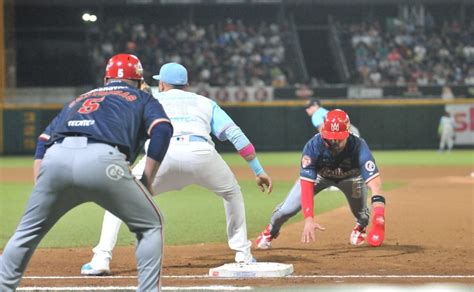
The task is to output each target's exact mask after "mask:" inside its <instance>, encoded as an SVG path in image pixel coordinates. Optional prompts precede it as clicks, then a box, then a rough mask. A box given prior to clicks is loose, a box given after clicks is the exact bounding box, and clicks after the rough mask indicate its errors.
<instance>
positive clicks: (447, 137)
mask: <svg viewBox="0 0 474 292" xmlns="http://www.w3.org/2000/svg"><path fill="white" fill-rule="evenodd" d="M455 126H456V123H455V121H454V119H453V118H452V117H451V114H450V113H449V112H444V114H443V116H442V117H441V119H440V120H439V125H438V135H439V137H440V141H439V151H440V152H441V151H444V150H445V149H446V150H448V151H451V150H453V146H454V135H455V131H454V128H455Z"/></svg>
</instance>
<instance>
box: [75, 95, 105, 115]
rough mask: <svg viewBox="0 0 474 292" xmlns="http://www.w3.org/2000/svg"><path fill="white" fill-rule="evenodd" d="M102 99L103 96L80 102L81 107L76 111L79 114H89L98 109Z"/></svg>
mask: <svg viewBox="0 0 474 292" xmlns="http://www.w3.org/2000/svg"><path fill="white" fill-rule="evenodd" d="M103 100H104V97H100V98H90V99H88V100H86V101H84V103H83V104H82V106H81V108H80V109H79V110H78V111H77V112H78V113H80V114H90V113H91V112H95V111H96V110H98V109H99V107H100V103H101V102H102V101H103Z"/></svg>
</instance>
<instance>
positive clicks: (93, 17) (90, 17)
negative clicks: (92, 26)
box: [82, 13, 97, 22]
mask: <svg viewBox="0 0 474 292" xmlns="http://www.w3.org/2000/svg"><path fill="white" fill-rule="evenodd" d="M82 20H83V21H84V22H96V21H97V16H96V15H95V14H89V13H84V14H82Z"/></svg>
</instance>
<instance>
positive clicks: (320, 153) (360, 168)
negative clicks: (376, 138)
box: [300, 134, 379, 182]
mask: <svg viewBox="0 0 474 292" xmlns="http://www.w3.org/2000/svg"><path fill="white" fill-rule="evenodd" d="M318 175H320V176H322V177H324V178H326V179H330V180H334V181H340V180H343V179H346V178H352V177H357V176H359V175H361V176H362V178H363V179H364V181H365V182H368V181H370V180H371V179H373V178H374V177H377V176H378V175H379V170H378V168H377V165H376V164H375V160H374V157H373V156H372V153H371V152H370V149H369V146H367V143H366V142H365V141H364V139H362V138H359V137H357V136H354V135H352V134H350V135H349V137H348V138H347V144H346V147H345V148H344V149H343V150H342V152H341V153H339V154H337V155H336V156H334V155H333V154H332V153H331V151H330V150H329V148H327V147H326V145H325V144H324V140H323V138H322V137H321V134H317V135H315V136H314V137H313V138H311V139H310V140H309V141H308V143H306V145H305V147H304V150H303V157H302V159H301V169H300V177H301V179H304V180H308V181H316V177H317V176H318Z"/></svg>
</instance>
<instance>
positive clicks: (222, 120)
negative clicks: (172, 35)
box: [81, 63, 272, 275]
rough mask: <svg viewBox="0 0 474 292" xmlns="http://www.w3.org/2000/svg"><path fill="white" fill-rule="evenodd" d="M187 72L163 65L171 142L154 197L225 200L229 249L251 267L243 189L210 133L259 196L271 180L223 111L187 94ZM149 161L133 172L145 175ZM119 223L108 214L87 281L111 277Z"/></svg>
mask: <svg viewBox="0 0 474 292" xmlns="http://www.w3.org/2000/svg"><path fill="white" fill-rule="evenodd" d="M187 74H188V73H187V70H186V68H185V67H184V66H182V65H181V64H178V63H167V64H164V65H163V66H162V67H161V69H160V73H159V75H155V76H153V78H154V79H156V80H158V81H159V83H158V88H159V90H160V93H159V94H157V95H156V96H155V97H156V98H157V99H158V100H159V101H160V103H161V104H162V105H163V108H164V109H165V111H166V113H167V114H168V116H169V118H170V120H171V123H172V124H173V128H174V131H173V137H172V139H171V142H170V146H169V148H168V152H167V153H166V156H165V158H164V160H163V163H162V164H161V167H160V169H159V170H158V173H157V174H156V177H155V180H154V182H153V185H152V188H153V191H154V194H155V195H156V194H161V193H164V192H168V191H172V190H180V189H182V188H184V187H186V186H188V185H192V184H195V185H200V186H202V187H204V188H206V189H208V190H210V191H212V192H214V193H215V194H216V195H218V196H220V197H222V199H223V200H224V208H225V213H226V221H227V238H228V244H229V247H230V248H231V249H232V250H234V251H235V261H236V262H239V263H251V262H254V261H255V259H254V258H253V256H252V253H251V249H250V248H251V245H252V243H251V242H250V241H249V240H248V239H247V226H246V220H245V206H244V200H243V196H242V192H241V191H240V186H239V184H238V182H237V180H236V179H235V176H234V174H233V173H232V171H231V169H230V168H229V166H228V165H227V164H226V163H225V161H224V160H223V159H222V157H221V156H220V155H219V153H218V152H217V151H216V149H215V148H214V143H213V142H212V139H211V136H210V133H212V134H213V135H214V136H216V137H217V138H218V139H219V140H221V141H225V140H229V141H230V142H231V143H232V144H233V145H234V147H235V148H236V150H237V151H238V152H239V154H240V155H241V156H242V157H243V158H244V159H245V160H246V161H247V162H248V164H249V166H250V168H251V169H252V171H253V173H254V175H255V179H256V182H257V185H258V186H259V187H260V189H261V191H262V192H263V191H265V189H266V190H267V191H268V193H270V192H271V190H272V181H271V178H270V177H269V176H268V175H267V174H266V173H265V171H264V169H263V167H262V165H261V164H260V162H259V160H258V158H257V155H256V152H255V148H254V147H253V145H252V143H251V142H250V141H249V139H248V138H247V137H246V136H245V134H244V133H243V132H242V130H241V129H240V128H239V127H238V126H237V125H236V124H235V123H234V122H233V121H232V119H231V118H230V117H229V116H228V115H227V113H226V112H225V111H224V110H222V109H221V108H220V107H219V105H217V104H216V103H215V102H214V101H212V100H210V99H209V98H207V97H204V96H201V95H198V94H195V93H192V92H189V91H186V90H184V89H185V88H186V86H187V84H188V75H187ZM144 165H145V160H141V161H140V162H139V164H138V165H137V166H135V167H134V169H133V173H134V174H135V175H137V176H139V175H141V172H143V171H142V168H143V167H144ZM121 223H122V222H121V221H120V220H119V219H118V218H117V217H115V216H113V215H112V214H110V213H109V212H106V213H105V215H104V222H103V224H102V234H101V236H100V242H99V244H98V245H97V246H96V247H95V248H94V249H93V252H94V256H93V258H92V261H91V262H90V263H87V264H85V265H83V266H82V268H81V274H83V275H103V274H108V273H110V267H109V263H110V261H111V259H112V249H113V248H114V246H115V243H116V241H117V235H118V232H119V229H120V225H121Z"/></svg>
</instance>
